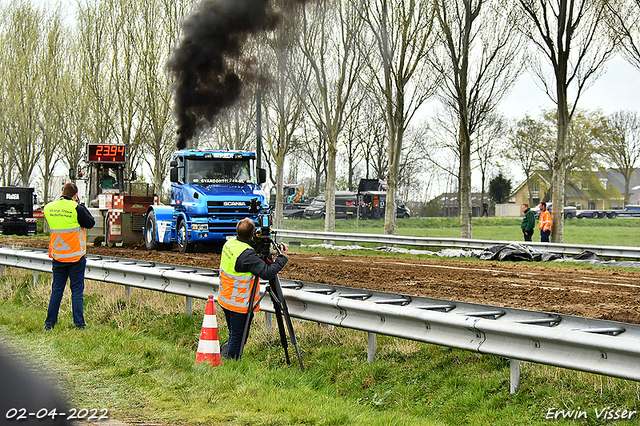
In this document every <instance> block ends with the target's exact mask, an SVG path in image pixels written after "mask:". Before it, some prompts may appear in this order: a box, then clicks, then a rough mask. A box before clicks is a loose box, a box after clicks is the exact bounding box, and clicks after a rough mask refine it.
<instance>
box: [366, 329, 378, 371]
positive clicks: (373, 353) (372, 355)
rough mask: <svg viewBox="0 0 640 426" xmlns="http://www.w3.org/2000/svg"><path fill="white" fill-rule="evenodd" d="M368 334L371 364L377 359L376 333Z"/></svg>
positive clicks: (368, 355)
mask: <svg viewBox="0 0 640 426" xmlns="http://www.w3.org/2000/svg"><path fill="white" fill-rule="evenodd" d="M367 334H368V344H367V362H368V363H369V364H371V363H372V362H373V361H374V360H375V359H376V333H367Z"/></svg>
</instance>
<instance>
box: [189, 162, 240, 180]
mask: <svg viewBox="0 0 640 426" xmlns="http://www.w3.org/2000/svg"><path fill="white" fill-rule="evenodd" d="M251 170H252V168H251V167H250V162H249V161H248V160H231V159H228V160H227V159H224V160H221V159H210V158H207V159H202V160H201V159H193V158H189V159H187V161H186V162H185V181H186V183H199V184H212V183H241V184H245V183H251V182H253V174H252V173H251Z"/></svg>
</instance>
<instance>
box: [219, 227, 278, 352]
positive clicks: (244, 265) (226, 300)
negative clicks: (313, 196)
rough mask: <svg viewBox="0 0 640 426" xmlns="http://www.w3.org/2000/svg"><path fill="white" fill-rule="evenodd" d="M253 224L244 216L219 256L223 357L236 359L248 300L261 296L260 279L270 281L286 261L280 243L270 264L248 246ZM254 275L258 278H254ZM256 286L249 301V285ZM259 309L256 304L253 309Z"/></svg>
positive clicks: (247, 312) (254, 300) (245, 319)
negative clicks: (224, 338) (225, 329)
mask: <svg viewBox="0 0 640 426" xmlns="http://www.w3.org/2000/svg"><path fill="white" fill-rule="evenodd" d="M254 230H255V224H254V223H253V221H252V220H251V219H249V218H245V219H243V220H241V221H239V222H238V224H237V225H236V231H237V234H238V235H237V237H236V238H232V239H230V240H228V241H227V242H226V243H225V244H224V247H222V254H221V256H220V290H219V292H218V303H219V304H220V306H222V310H223V311H224V316H225V318H226V320H227V327H228V328H229V341H228V342H227V343H226V344H224V345H222V347H221V348H220V354H221V355H222V356H223V357H226V358H233V359H238V358H239V356H240V345H241V343H242V334H243V333H244V325H245V323H246V321H247V317H248V315H249V305H250V303H253V304H255V303H257V302H258V300H259V299H260V296H259V294H258V291H257V290H258V289H259V286H260V280H259V279H258V278H262V279H264V280H270V279H272V278H275V277H276V275H278V272H280V270H282V268H284V265H286V263H287V257H286V256H287V254H288V250H287V247H286V246H285V245H284V244H283V245H282V249H281V253H282V254H281V255H278V257H277V258H276V259H275V261H274V262H273V263H267V262H265V261H264V260H262V259H261V258H260V256H258V253H256V251H255V249H254V248H253V247H252V246H251V239H252V237H253V232H254ZM256 277H257V278H256ZM255 286H258V288H257V289H256V292H255V298H254V299H253V301H250V300H249V298H250V295H251V288H252V287H255ZM258 309H259V305H257V306H255V308H254V312H255V311H257V310H258Z"/></svg>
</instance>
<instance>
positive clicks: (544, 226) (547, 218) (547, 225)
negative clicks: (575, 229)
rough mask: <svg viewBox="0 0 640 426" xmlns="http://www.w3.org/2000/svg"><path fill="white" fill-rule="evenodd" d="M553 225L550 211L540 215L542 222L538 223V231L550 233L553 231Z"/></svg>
mask: <svg viewBox="0 0 640 426" xmlns="http://www.w3.org/2000/svg"><path fill="white" fill-rule="evenodd" d="M552 225H553V221H552V220H551V213H549V210H545V211H543V212H542V214H541V215H540V220H539V221H538V229H540V230H542V231H548V230H549V229H551V226H552Z"/></svg>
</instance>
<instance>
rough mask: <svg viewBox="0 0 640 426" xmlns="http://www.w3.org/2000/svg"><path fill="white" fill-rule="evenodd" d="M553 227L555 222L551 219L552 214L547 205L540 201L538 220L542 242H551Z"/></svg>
mask: <svg viewBox="0 0 640 426" xmlns="http://www.w3.org/2000/svg"><path fill="white" fill-rule="evenodd" d="M551 226H553V220H552V219H551V213H549V210H547V203H545V202H544V201H540V218H539V219H538V229H539V230H540V241H542V242H543V243H548V242H549V237H550V236H551Z"/></svg>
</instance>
